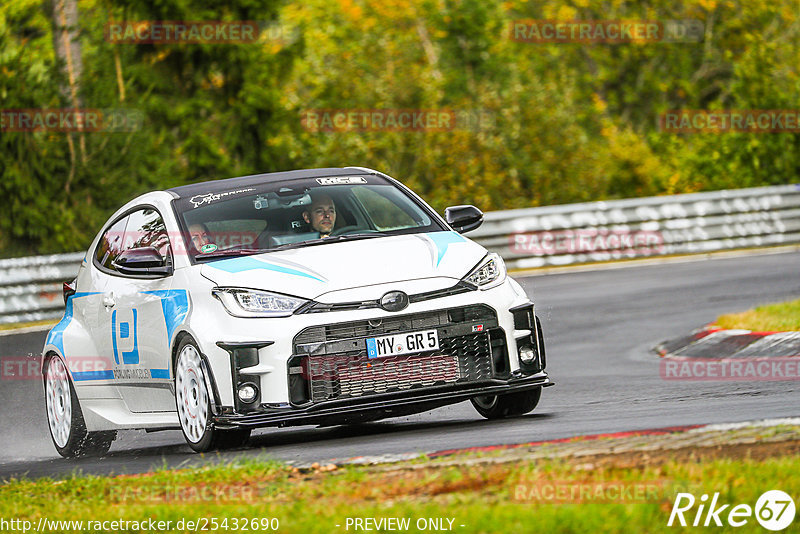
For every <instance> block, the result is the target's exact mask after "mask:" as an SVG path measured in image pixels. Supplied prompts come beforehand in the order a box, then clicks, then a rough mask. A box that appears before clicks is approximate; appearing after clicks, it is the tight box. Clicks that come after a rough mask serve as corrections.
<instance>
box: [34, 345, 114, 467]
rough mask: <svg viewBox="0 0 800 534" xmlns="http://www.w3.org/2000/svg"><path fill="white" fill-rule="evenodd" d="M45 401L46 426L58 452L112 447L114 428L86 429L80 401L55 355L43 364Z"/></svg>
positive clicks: (100, 451)
mask: <svg viewBox="0 0 800 534" xmlns="http://www.w3.org/2000/svg"><path fill="white" fill-rule="evenodd" d="M44 402H45V409H46V411H47V426H48V428H49V429H50V437H51V438H53V445H55V447H56V450H57V451H58V454H60V455H61V456H63V457H64V458H76V457H80V456H102V455H104V454H105V453H107V452H108V449H110V448H111V442H113V441H114V439H115V438H116V437H117V432H116V431H115V430H110V431H102V432H88V431H87V430H86V422H85V421H84V419H83V413H82V412H81V405H80V403H79V402H78V396H77V395H76V394H75V388H74V387H73V386H72V381H71V380H70V378H69V373H68V372H67V368H66V367H65V366H64V362H63V361H61V358H59V357H58V356H55V355H51V356H50V357H49V358H48V359H47V361H46V362H45V364H44Z"/></svg>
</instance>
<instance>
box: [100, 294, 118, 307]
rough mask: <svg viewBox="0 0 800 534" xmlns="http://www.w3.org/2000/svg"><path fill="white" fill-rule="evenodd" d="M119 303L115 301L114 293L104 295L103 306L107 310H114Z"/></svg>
mask: <svg viewBox="0 0 800 534" xmlns="http://www.w3.org/2000/svg"><path fill="white" fill-rule="evenodd" d="M116 303H117V302H116V301H115V300H114V293H106V294H105V295H103V306H105V307H106V308H113V307H114V305H115V304H116Z"/></svg>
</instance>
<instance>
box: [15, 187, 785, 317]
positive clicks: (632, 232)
mask: <svg viewBox="0 0 800 534" xmlns="http://www.w3.org/2000/svg"><path fill="white" fill-rule="evenodd" d="M469 237H470V238H472V239H475V240H476V241H478V242H479V243H481V244H482V245H484V246H485V247H487V248H488V249H490V250H493V251H495V252H498V253H500V254H501V255H502V256H503V258H504V259H505V260H506V264H507V265H508V266H509V267H510V268H531V267H543V266H554V265H571V264H579V263H586V262H596V261H613V260H619V259H627V258H641V257H648V256H659V255H666V254H691V253H698V252H712V251H717V250H732V249H738V248H749V247H760V246H772V245H785V244H794V243H800V185H783V186H774V187H758V188H752V189H736V190H729V191H714V192H710V193H693V194H688V195H674V196H663V197H648V198H638V199H626V200H610V201H605V202H589V203H584V204H565V205H561V206H545V207H540V208H526V209H518V210H508V211H494V212H489V213H487V214H486V217H485V221H484V223H483V225H482V226H481V227H480V228H478V229H477V230H475V231H474V232H470V234H469ZM82 259H83V252H80V253H73V254H58V255H53V256H36V257H30V258H15V259H8V260H0V324H2V323H14V322H22V321H35V320H41V319H51V318H57V317H60V316H61V314H62V313H63V309H64V303H63V300H62V296H61V283H62V282H64V281H67V280H72V278H74V276H75V274H76V273H77V272H78V267H79V266H80V262H81V261H82Z"/></svg>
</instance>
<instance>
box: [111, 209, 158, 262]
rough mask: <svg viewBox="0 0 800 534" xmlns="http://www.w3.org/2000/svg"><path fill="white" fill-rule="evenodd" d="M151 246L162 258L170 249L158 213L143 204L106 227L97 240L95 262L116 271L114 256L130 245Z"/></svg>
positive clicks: (129, 247)
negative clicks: (143, 207) (143, 206)
mask: <svg viewBox="0 0 800 534" xmlns="http://www.w3.org/2000/svg"><path fill="white" fill-rule="evenodd" d="M140 247H154V248H155V249H156V250H157V251H158V253H159V254H161V257H162V259H164V260H167V258H168V257H169V253H170V247H169V238H168V236H167V228H166V226H165V225H164V221H163V219H162V218H161V215H159V214H158V212H157V211H156V210H154V209H152V208H145V209H141V210H138V211H134V212H133V213H131V214H129V215H127V216H126V217H123V218H122V219H120V220H118V221H117V222H115V223H114V224H112V225H111V227H110V228H109V229H108V230H106V232H105V233H104V234H103V236H102V237H101V238H100V242H99V243H98V244H97V252H96V253H95V258H96V259H97V263H99V264H100V265H102V266H103V267H104V268H106V269H108V270H109V271H116V268H115V267H114V260H115V259H117V256H119V255H120V254H121V253H122V252H124V251H125V250H128V249H131V248H140Z"/></svg>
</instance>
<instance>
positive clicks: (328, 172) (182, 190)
mask: <svg viewBox="0 0 800 534" xmlns="http://www.w3.org/2000/svg"><path fill="white" fill-rule="evenodd" d="M368 174H379V173H378V172H377V171H373V170H371V169H365V168H363V167H343V168H339V167H331V168H322V169H301V170H296V171H282V172H270V173H265V174H252V175H250V176H239V177H237V178H225V179H222V180H211V181H208V182H200V183H197V184H188V185H181V186H178V187H173V188H170V189H167V192H169V193H171V194H172V196H173V197H174V198H184V197H192V196H194V195H198V194H206V193H220V192H223V191H228V190H230V189H236V188H239V187H248V186H251V185H258V184H263V183H268V182H285V181H291V180H302V179H307V178H320V177H323V176H360V175H368Z"/></svg>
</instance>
